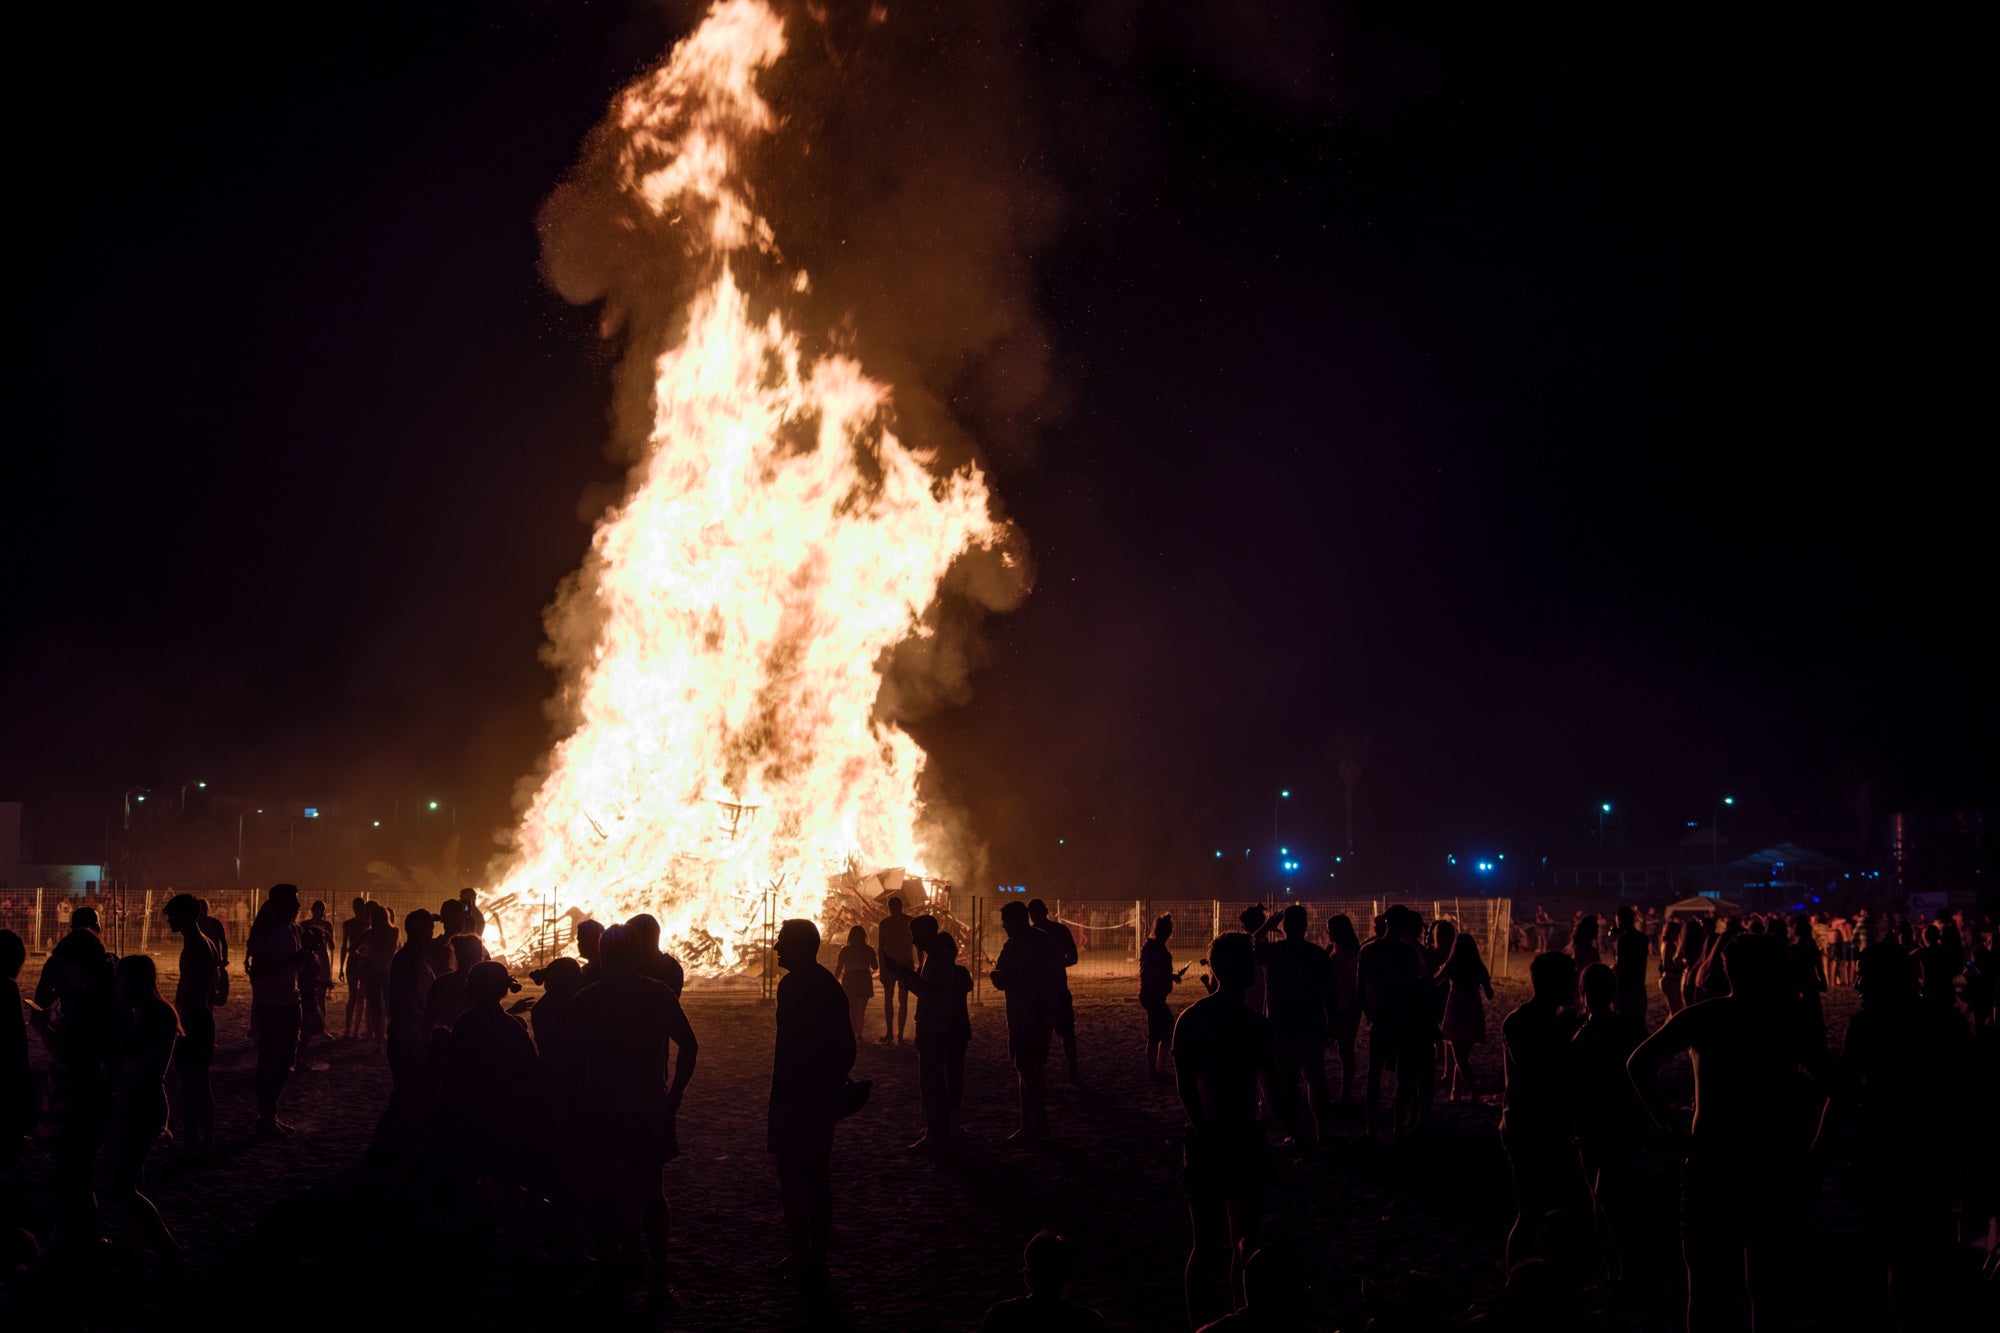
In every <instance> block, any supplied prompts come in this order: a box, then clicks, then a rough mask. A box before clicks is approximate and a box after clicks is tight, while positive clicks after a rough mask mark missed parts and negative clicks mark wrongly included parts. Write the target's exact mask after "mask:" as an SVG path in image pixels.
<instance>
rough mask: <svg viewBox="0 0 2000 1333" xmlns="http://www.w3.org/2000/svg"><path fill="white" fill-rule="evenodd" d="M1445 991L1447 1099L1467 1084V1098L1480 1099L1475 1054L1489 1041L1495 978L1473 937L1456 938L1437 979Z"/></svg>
mask: <svg viewBox="0 0 2000 1333" xmlns="http://www.w3.org/2000/svg"><path fill="white" fill-rule="evenodd" d="M1434 980H1435V981H1436V983H1437V985H1439V986H1440V987H1443V988H1444V993H1445V998H1444V1050H1445V1068H1446V1071H1447V1073H1448V1074H1449V1080H1450V1081H1449V1082H1448V1083H1447V1084H1446V1088H1445V1097H1446V1099H1447V1100H1450V1101H1456V1100H1457V1099H1458V1085H1459V1084H1460V1083H1461V1082H1462V1083H1464V1084H1465V1092H1466V1096H1467V1097H1468V1098H1469V1099H1470V1100H1472V1101H1475V1102H1476V1101H1478V1100H1479V1082H1478V1080H1477V1079H1476V1078H1474V1077H1473V1073H1472V1052H1473V1048H1474V1047H1476V1046H1480V1045H1483V1044H1484V1043H1485V1041H1486V1005H1487V1002H1488V1001H1490V1000H1492V998H1493V978H1492V976H1491V975H1489V974H1488V972H1487V971H1486V964H1485V963H1484V962H1482V961H1480V957H1479V941H1477V940H1475V939H1473V938H1472V936H1471V935H1469V934H1465V935H1458V936H1455V937H1454V938H1453V940H1452V944H1451V956H1450V957H1449V958H1447V959H1445V961H1444V966H1442V967H1440V968H1439V969H1438V970H1437V974H1436V977H1435V978H1434Z"/></svg>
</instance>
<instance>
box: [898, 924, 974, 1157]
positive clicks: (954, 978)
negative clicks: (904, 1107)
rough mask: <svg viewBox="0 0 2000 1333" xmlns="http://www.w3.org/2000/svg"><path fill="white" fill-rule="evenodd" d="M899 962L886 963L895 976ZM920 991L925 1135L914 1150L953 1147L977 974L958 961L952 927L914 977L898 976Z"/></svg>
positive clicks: (941, 1150)
mask: <svg viewBox="0 0 2000 1333" xmlns="http://www.w3.org/2000/svg"><path fill="white" fill-rule="evenodd" d="M895 967H896V965H895V964H894V963H887V964H884V971H885V974H888V975H893V974H894V973H895ZM899 979H900V980H901V981H903V982H905V983H907V984H908V985H909V987H910V989H911V990H913V991H915V992H916V996H917V1089H918V1094H919V1096H920V1097H921V1098H922V1100H923V1107H924V1132H923V1136H922V1137H921V1138H919V1139H918V1140H917V1141H916V1142H915V1143H912V1144H911V1145H910V1149H911V1151H913V1152H925V1153H944V1152H949V1151H950V1150H951V1148H952V1146H953V1144H954V1142H955V1140H956V1138H957V1124H956V1120H957V1115H958V1108H959V1106H960V1104H961V1103H963V1102H964V1100H965V1048H966V1047H967V1046H968V1045H970V1044H971V1042H972V1017H971V1015H970V1014H969V1013H968V1012H967V1010H966V1007H965V997H966V996H968V995H970V994H971V993H972V974H971V973H970V972H968V971H966V970H965V969H964V968H962V967H960V966H959V965H958V941H957V940H956V939H954V938H952V935H951V933H950V932H949V931H941V932H939V933H938V934H937V935H936V936H935V937H933V938H932V940H931V942H930V945H929V947H928V948H927V949H926V950H925V951H924V965H923V967H922V968H920V969H919V970H918V972H917V975H915V976H903V977H900V978H899Z"/></svg>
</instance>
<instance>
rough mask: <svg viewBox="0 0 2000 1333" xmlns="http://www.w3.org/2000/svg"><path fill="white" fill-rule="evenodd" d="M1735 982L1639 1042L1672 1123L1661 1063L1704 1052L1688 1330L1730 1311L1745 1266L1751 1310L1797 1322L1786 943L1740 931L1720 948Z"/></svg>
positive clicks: (1655, 1108)
mask: <svg viewBox="0 0 2000 1333" xmlns="http://www.w3.org/2000/svg"><path fill="white" fill-rule="evenodd" d="M1721 966H1722V967H1723V968H1724V969H1725V970H1726V971H1727V974H1728V975H1727V981H1728V985H1729V989H1730V993H1729V994H1728V995H1726V996H1723V997H1721V998H1719V999H1714V1000H1704V1001H1703V1002H1702V1003H1700V1004H1693V1005H1689V1006H1688V1007H1687V1008H1685V1009H1683V1010H1681V1011H1680V1012H1679V1013H1678V1014H1675V1015H1674V1016H1673V1017H1672V1018H1670V1019H1668V1020H1667V1021H1666V1022H1665V1023H1663V1024H1662V1025H1661V1026H1660V1028H1659V1030H1658V1031H1657V1032H1655V1033H1653V1035H1652V1036H1650V1037H1648V1038H1647V1039H1646V1040H1645V1041H1644V1042H1643V1043H1641V1044H1640V1046H1639V1049H1638V1050H1636V1051H1634V1052H1633V1053H1632V1059H1631V1062H1630V1066H1629V1067H1630V1070H1631V1074H1632V1081H1633V1086H1634V1087H1636V1088H1637V1089H1638V1092H1639V1097H1640V1100H1641V1102H1642V1103H1643V1104H1644V1105H1645V1107H1646V1111H1647V1113H1648V1114H1649V1115H1650V1116H1651V1117H1652V1119H1653V1122H1654V1123H1655V1124H1657V1125H1659V1126H1660V1127H1661V1128H1662V1129H1667V1128H1669V1126H1670V1125H1671V1113H1670V1111H1669V1109H1668V1106H1667V1102H1666V1096H1665V1094H1664V1092H1663V1091H1662V1090H1661V1088H1660V1086H1659V1079H1658V1071H1659V1068H1660V1066H1661V1065H1663V1064H1665V1063H1666V1062H1667V1061H1668V1060H1671V1059H1672V1058H1673V1057H1674V1056H1676V1055H1679V1054H1680V1053H1681V1052H1683V1051H1687V1052H1690V1053H1691V1054H1692V1056H1693V1062H1694V1124H1693V1128H1692V1132H1691V1134H1690V1135H1689V1137H1688V1139H1687V1143H1688V1158H1687V1168H1686V1173H1685V1175H1684V1177H1683V1181H1682V1188H1681V1199H1682V1209H1681V1249H1682V1255H1683V1258H1684V1259H1685V1261H1686V1264H1687V1281H1688V1307H1687V1326H1688V1329H1689V1333H1701V1331H1702V1330H1706V1329H1711V1328H1716V1327H1718V1326H1720V1322H1721V1308H1722V1302H1723V1300H1724V1297H1725V1288H1726V1287H1727V1286H1729V1285H1732V1282H1733V1277H1734V1275H1737V1274H1747V1277H1748V1285H1749V1292H1750V1305H1751V1317H1752V1321H1753V1323H1754V1324H1755V1326H1756V1327H1758V1328H1778V1329H1782V1328H1787V1327H1789V1322H1788V1320H1789V1305H1790V1296H1791V1292H1790V1286H1791V1283H1792V1278H1793V1274H1792V1268H1793V1261H1794V1252H1795V1250H1796V1248H1797V1245H1798V1242H1799V1239H1800V1233H1801V1231H1802V1230H1803V1228H1804V1225H1805V1220H1804V1208H1803V1205H1804V1192H1805V1147H1806V1137H1805V1135H1804V1133H1802V1132H1801V1127H1800V1125H1799V1124H1798V1123H1797V1122H1796V1120H1795V1118H1794V1109H1793V1107H1794V1090H1795V1086H1796V1080H1797V1077H1798V1073H1799V1070H1800V1067H1801V1064H1802V1062H1803V1058H1804V1055H1805V1053H1804V1051H1803V1050H1802V1044H1801V1043H1800V1041H1799V1038H1798V1026H1797V1022H1796V1020H1795V1019H1794V1018H1793V1016H1792V1014H1791V1012H1790V1004H1789V1000H1790V994H1791V986H1790V977H1789V973H1788V969H1787V966H1786V961H1785V945H1784V941H1783V940H1782V939H1780V938H1777V937H1774V936H1771V935H1752V934H1749V933H1748V932H1739V933H1738V934H1737V935H1736V936H1735V937H1734V938H1733V939H1731V940H1730V941H1729V943H1728V944H1727V946H1726V947H1725V948H1724V950H1723V952H1722V961H1721Z"/></svg>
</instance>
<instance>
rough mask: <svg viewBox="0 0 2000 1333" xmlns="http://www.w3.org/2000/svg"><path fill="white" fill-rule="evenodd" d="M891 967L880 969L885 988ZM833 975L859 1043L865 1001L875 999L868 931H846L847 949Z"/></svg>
mask: <svg viewBox="0 0 2000 1333" xmlns="http://www.w3.org/2000/svg"><path fill="white" fill-rule="evenodd" d="M892 967H893V965H892ZM892 967H891V968H884V969H883V972H882V975H883V977H884V978H885V980H884V981H883V983H882V984H883V985H885V986H886V985H888V984H889V983H888V981H887V980H886V978H887V977H888V976H889V973H890V971H891V970H892ZM833 975H834V977H835V979H837V980H838V981H839V982H840V989H841V990H842V991H843V992H845V993H846V995H847V1016H848V1019H849V1021H850V1022H852V1024H853V1025H854V1039H855V1040H856V1041H860V1040H861V1035H862V1033H861V1026H862V1024H863V1023H864V1022H865V1021H866V1020H867V1018H868V1001H869V1000H870V999H872V998H874V995H875V951H874V950H873V949H871V948H869V947H868V929H867V927H865V926H849V927H848V928H847V945H846V947H845V948H843V949H842V950H841V951H840V956H839V957H838V958H836V959H835V960H834V963H833ZM917 1012H918V1013H919V1014H921V1013H923V1006H922V1005H921V1004H920V1005H918V1006H917ZM919 1022H920V1023H921V1020H919ZM919 1030H921V1029H919Z"/></svg>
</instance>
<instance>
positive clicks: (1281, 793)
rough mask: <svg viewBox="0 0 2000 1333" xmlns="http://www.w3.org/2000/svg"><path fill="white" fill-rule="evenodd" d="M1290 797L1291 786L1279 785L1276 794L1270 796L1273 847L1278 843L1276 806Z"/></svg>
mask: <svg viewBox="0 0 2000 1333" xmlns="http://www.w3.org/2000/svg"><path fill="white" fill-rule="evenodd" d="M1291 797H1292V790H1291V788H1289V787H1280V788H1279V789H1278V794H1277V795H1276V796H1273V797H1272V798H1271V845H1272V846H1273V847H1276V846H1277V845H1278V807H1279V806H1280V805H1282V804H1283V803H1284V802H1286V801H1288V800H1290V799H1291Z"/></svg>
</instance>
